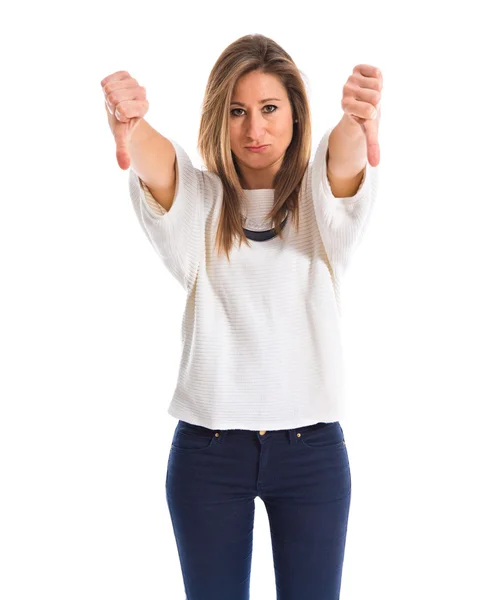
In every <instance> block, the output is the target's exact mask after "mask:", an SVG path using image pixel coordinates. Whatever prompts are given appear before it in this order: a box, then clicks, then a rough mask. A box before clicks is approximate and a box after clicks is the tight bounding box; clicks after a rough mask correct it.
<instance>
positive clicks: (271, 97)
mask: <svg viewBox="0 0 503 600" xmlns="http://www.w3.org/2000/svg"><path fill="white" fill-rule="evenodd" d="M102 87H103V91H104V93H105V97H106V100H105V101H106V105H107V109H108V113H107V114H108V119H109V124H110V127H111V129H112V132H113V134H114V137H115V139H116V142H117V160H118V162H119V165H120V166H121V168H123V169H127V168H129V167H131V168H130V175H129V190H130V195H131V200H132V203H133V208H134V210H135V213H136V215H137V217H138V221H139V223H140V225H141V227H142V228H143V230H144V232H145V234H146V235H147V237H148V239H149V241H150V243H151V244H152V246H153V247H154V249H155V251H156V252H157V254H158V255H159V257H160V258H161V260H162V261H163V263H164V265H165V266H166V268H167V269H168V270H169V272H170V273H171V274H172V275H173V276H174V277H175V278H176V279H177V280H178V281H179V282H180V284H181V285H182V286H183V287H184V289H185V291H186V294H187V303H186V309H185V313H184V318H183V325H182V341H183V346H182V356H181V362H180V370H179V377H178V383H177V386H176V389H175V391H174V395H173V397H172V400H171V403H170V406H169V409H168V412H169V414H170V415H172V416H173V417H175V418H177V419H178V423H177V426H176V430H175V433H174V437H173V440H172V446H171V450H170V455H169V461H168V469H167V477H166V497H167V503H168V507H169V511H170V515H171V520H172V523H173V528H174V534H175V537H176V542H177V547H178V552H179V558H180V563H181V570H182V574H183V580H184V585H185V590H186V594H187V597H188V598H189V599H190V600H217V599H218V600H245V599H248V598H249V586H250V572H251V560H252V539H253V522H254V509H255V498H256V497H257V496H258V497H259V498H261V499H262V501H263V502H264V504H265V507H266V509H267V513H268V517H269V522H270V529H271V540H272V550H273V557H274V567H275V576H276V586H277V594H278V598H281V599H282V600H306V599H309V600H335V599H336V598H339V592H340V586H341V576H342V565H343V558H344V549H345V542H346V532H347V526H348V514H349V506H350V498H351V474H350V467H349V459H348V452H347V447H346V441H345V438H344V434H343V430H342V427H341V424H340V422H341V420H342V419H343V418H344V414H345V412H344V402H345V396H344V365H343V355H342V344H341V339H340V309H341V306H340V285H341V279H342V276H343V274H344V271H345V269H346V268H347V265H348V262H349V259H350V257H351V255H352V253H353V251H354V249H355V247H356V245H357V243H358V241H359V239H360V238H361V235H362V232H363V230H364V227H365V224H366V223H367V221H368V217H369V214H370V212H371V209H372V206H373V203H374V200H375V196H376V191H377V165H378V163H379V146H378V142H377V127H378V123H379V114H378V113H379V106H380V98H381V90H382V77H381V74H380V72H379V71H378V70H377V69H376V68H375V67H372V66H369V65H358V66H357V67H355V69H354V71H353V73H352V75H351V76H350V78H349V79H348V82H347V84H346V85H345V86H344V95H343V101H342V107H343V110H344V115H343V118H342V119H341V121H340V122H339V123H338V124H337V126H336V127H334V128H333V129H330V130H329V131H327V132H326V134H325V135H324V136H323V138H322V140H321V142H320V143H319V145H318V148H317V151H316V153H315V157H314V160H313V161H312V162H310V156H311V116H310V108H309V102H308V97H307V93H306V89H305V86H304V82H303V79H302V75H301V73H300V72H299V70H298V68H297V67H296V65H295V63H294V62H293V60H292V58H291V57H290V56H289V55H288V54H287V53H286V52H285V50H283V49H282V48H281V47H280V46H279V45H278V44H277V43H275V42H274V41H273V40H271V39H270V38H267V37H265V36H262V35H247V36H244V37H242V38H240V39H238V40H237V41H235V42H234V43H232V44H231V45H230V46H229V47H228V48H226V49H225V50H224V51H223V53H222V54H221V56H220V57H219V58H218V60H217V62H216V63H215V65H214V67H213V69H212V71H211V73H210V76H209V79H208V83H207V87H206V91H205V96H204V102H203V110H202V116H201V122H200V130H199V142H198V149H199V152H200V155H201V157H202V158H203V160H204V163H205V166H206V169H197V168H195V167H194V166H193V164H192V162H191V160H190V158H189V156H188V155H187V154H186V152H185V151H184V149H183V148H182V147H180V145H179V144H178V143H176V142H175V141H174V140H168V139H167V138H165V137H164V136H162V135H161V134H159V133H158V132H156V131H155V130H154V129H153V128H152V127H150V125H148V123H147V122H146V121H145V120H144V118H143V117H144V115H145V113H146V112H147V110H148V101H147V100H146V93H145V88H143V87H141V86H139V85H138V82H137V81H136V80H135V79H133V78H132V77H131V76H130V75H129V73H127V72H119V73H114V74H113V75H110V76H109V77H107V78H105V79H104V80H103V81H102ZM376 115H377V118H376ZM157 307H158V308H160V310H169V304H168V303H167V302H166V303H164V308H162V303H159V302H157ZM147 317H148V320H149V323H150V326H152V313H151V312H150V311H149V314H148V315H147Z"/></svg>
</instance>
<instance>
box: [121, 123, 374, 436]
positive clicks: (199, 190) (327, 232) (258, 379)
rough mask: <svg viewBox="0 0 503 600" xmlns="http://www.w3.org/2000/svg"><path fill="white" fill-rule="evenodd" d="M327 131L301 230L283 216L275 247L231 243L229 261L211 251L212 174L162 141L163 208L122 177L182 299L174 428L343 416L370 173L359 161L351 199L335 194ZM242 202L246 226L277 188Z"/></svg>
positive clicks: (265, 425) (308, 185) (217, 206)
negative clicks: (170, 184)
mask: <svg viewBox="0 0 503 600" xmlns="http://www.w3.org/2000/svg"><path fill="white" fill-rule="evenodd" d="M331 131H332V129H330V130H328V131H327V132H326V133H325V134H324V135H323V137H322V139H321V141H320V143H319V145H318V148H317V150H316V152H315V157H314V160H312V161H310V162H309V165H308V168H307V169H306V171H305V174H304V177H303V179H302V185H301V191H300V196H299V209H300V220H299V230H298V232H297V231H296V229H295V224H294V222H293V219H292V218H291V217H290V216H289V218H288V221H287V224H286V226H285V227H284V229H283V239H280V238H279V237H278V236H277V237H274V238H273V239H269V240H266V241H250V240H249V243H250V247H248V246H246V244H244V243H243V244H242V245H241V247H239V248H238V245H237V244H235V245H234V246H233V248H232V250H231V252H230V262H228V261H227V257H226V256H225V254H222V255H220V256H217V254H216V250H215V248H214V243H215V235H216V230H217V226H218V218H219V214H220V210H221V206H222V199H223V186H222V182H221V180H220V178H219V176H218V175H217V174H215V173H212V172H210V171H208V170H202V169H198V168H195V167H194V166H193V164H192V162H191V159H190V158H189V156H188V155H187V153H186V152H185V151H184V149H183V148H182V147H181V146H180V145H179V144H178V143H177V142H176V141H174V140H170V141H171V142H172V144H173V146H174V148H175V151H176V162H175V165H176V167H175V168H176V191H175V198H174V202H173V205H172V206H171V208H170V210H169V211H166V210H165V209H164V208H163V207H162V206H161V205H160V204H158V203H157V202H156V201H155V199H154V198H153V196H152V194H151V193H150V191H149V189H148V187H147V186H146V185H145V183H144V182H143V181H142V180H141V179H140V177H139V176H138V175H137V174H136V173H135V171H134V170H133V169H132V168H131V169H130V170H129V192H130V197H131V200H132V204H133V208H134V211H135V214H136V216H137V218H138V221H139V223H140V225H141V228H142V229H143V231H144V232H145V234H146V236H147V238H148V240H149V242H150V244H151V245H152V246H153V248H154V250H155V251H156V253H157V255H158V256H159V257H160V259H161V261H162V262H163V264H164V265H165V267H166V268H167V270H168V271H169V273H170V274H171V275H172V276H173V277H174V278H175V279H176V280H177V281H178V282H179V283H180V284H181V285H182V286H183V289H184V290H185V292H186V305H185V311H184V315H183V321H182V327H181V342H182V345H181V358H180V363H179V371H178V381H177V385H176V388H175V390H174V392H173V395H172V397H171V401H170V404H169V407H168V414H170V415H171V416H173V417H175V418H176V419H181V420H183V421H187V422H189V423H192V424H194V425H201V426H203V427H207V428H210V429H247V430H257V431H259V430H264V431H271V430H279V429H293V428H295V427H301V426H305V425H311V424H314V423H318V422H332V421H342V420H343V419H344V418H345V414H346V395H345V367H344V357H343V350H342V341H341V332H340V319H341V281H342V278H343V275H344V272H345V270H346V268H347V266H348V263H349V261H350V258H351V256H352V254H353V252H354V250H355V248H356V246H357V245H358V244H359V241H360V239H361V236H362V232H363V231H364V229H365V227H366V224H367V222H368V218H369V215H370V213H371V210H372V206H373V204H374V200H375V197H376V194H377V181H378V177H377V176H378V167H372V166H371V165H370V164H369V163H368V162H367V164H366V165H365V171H364V177H363V180H362V182H361V184H360V187H359V188H358V190H357V192H356V193H355V195H354V196H352V197H347V198H336V197H334V195H333V194H332V191H331V188H330V184H329V181H328V177H327V163H326V155H327V149H328V138H329V135H330V132H331ZM245 195H246V202H245V205H244V207H243V210H242V213H243V214H244V215H245V216H247V219H248V220H247V225H246V227H247V228H249V229H254V227H253V225H255V226H258V225H260V224H261V223H264V218H265V217H266V215H267V213H268V212H269V211H270V210H271V208H272V206H273V203H274V190H273V189H255V190H245ZM250 223H251V225H250ZM270 226H271V225H270V224H269V226H266V227H263V229H269V228H270ZM165 302H166V306H168V299H165ZM159 303H160V304H162V303H163V300H162V299H159Z"/></svg>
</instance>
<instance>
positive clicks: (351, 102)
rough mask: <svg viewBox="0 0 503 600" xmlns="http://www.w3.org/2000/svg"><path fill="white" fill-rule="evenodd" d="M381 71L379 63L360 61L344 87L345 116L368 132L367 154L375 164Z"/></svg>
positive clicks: (381, 82)
mask: <svg viewBox="0 0 503 600" xmlns="http://www.w3.org/2000/svg"><path fill="white" fill-rule="evenodd" d="M382 87H383V81H382V74H381V71H380V70H379V69H378V68H377V67H373V66H371V65H357V66H356V67H355V68H354V69H353V73H352V75H350V76H349V78H348V80H347V82H346V84H345V85H344V88H343V97H342V102H341V104H342V109H343V110H344V118H347V119H349V120H350V121H351V122H352V123H353V124H354V123H357V124H358V125H359V126H360V127H361V128H362V130H363V132H364V133H365V139H366V141H367V158H368V161H369V163H370V164H371V165H372V166H373V167H376V166H377V165H378V164H379V161H380V151H379V140H378V133H379V121H380V119H381V90H382Z"/></svg>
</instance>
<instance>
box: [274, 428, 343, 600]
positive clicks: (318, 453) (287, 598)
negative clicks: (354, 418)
mask: <svg viewBox="0 0 503 600" xmlns="http://www.w3.org/2000/svg"><path fill="white" fill-rule="evenodd" d="M284 450H285V448H283V450H282V456H281V457H278V458H277V460H275V459H274V456H273V455H272V456H271V461H270V471H269V473H268V476H269V478H270V481H273V480H275V481H277V482H279V484H278V487H276V488H275V487H272V486H268V493H267V494H266V495H265V496H264V498H263V500H264V503H265V506H266V509H267V513H268V517H269V522H270V528H271V539H272V547H273V558H274V568H275V576H276V587H277V600H305V598H309V600H338V599H339V595H340V587H341V578H342V566H343V560H344V550H345V544H346V532H347V526H348V517H349V507H350V500H351V473H350V469H349V458H348V453H347V448H346V443H345V440H344V435H343V432H342V428H341V427H340V425H339V423H338V422H334V423H320V424H317V426H314V427H312V428H305V430H304V431H302V432H301V435H300V436H299V438H298V441H297V442H295V443H294V444H292V445H291V447H290V450H291V452H289V453H288V457H286V456H285V452H284ZM274 471H276V474H275V473H274Z"/></svg>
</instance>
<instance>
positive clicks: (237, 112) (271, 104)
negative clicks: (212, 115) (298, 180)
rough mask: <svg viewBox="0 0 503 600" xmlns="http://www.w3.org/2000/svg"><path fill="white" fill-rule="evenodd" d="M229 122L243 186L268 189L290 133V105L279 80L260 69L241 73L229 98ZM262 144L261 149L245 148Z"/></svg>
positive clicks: (291, 121)
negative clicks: (261, 71)
mask: <svg viewBox="0 0 503 600" xmlns="http://www.w3.org/2000/svg"><path fill="white" fill-rule="evenodd" d="M229 123H230V139H231V150H232V152H233V153H234V155H235V157H236V161H237V163H238V165H239V168H240V171H241V174H242V181H241V185H242V186H243V189H271V188H272V187H273V178H274V175H275V174H276V173H277V171H278V170H279V168H280V167H281V163H282V162H283V157H284V155H285V152H286V150H287V148H288V146H289V144H290V142H291V141H292V136H293V115H292V108H291V106H290V101H289V99H288V95H287V91H286V89H285V87H284V86H283V84H282V83H281V81H280V80H279V79H278V78H277V77H275V76H274V75H269V74H265V73H260V72H259V71H252V72H251V73H247V74H246V75H243V76H242V77H241V78H240V79H239V80H238V82H237V84H236V86H235V88H234V93H233V95H232V98H231V106H230V115H229ZM262 145H266V148H265V149H264V150H262V151H261V152H253V151H251V150H249V149H248V148H247V147H248V146H262Z"/></svg>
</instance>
